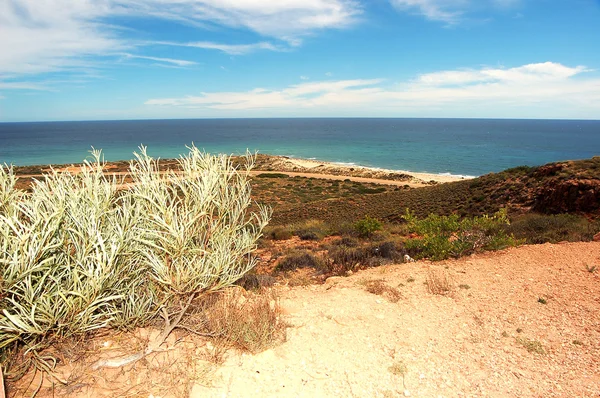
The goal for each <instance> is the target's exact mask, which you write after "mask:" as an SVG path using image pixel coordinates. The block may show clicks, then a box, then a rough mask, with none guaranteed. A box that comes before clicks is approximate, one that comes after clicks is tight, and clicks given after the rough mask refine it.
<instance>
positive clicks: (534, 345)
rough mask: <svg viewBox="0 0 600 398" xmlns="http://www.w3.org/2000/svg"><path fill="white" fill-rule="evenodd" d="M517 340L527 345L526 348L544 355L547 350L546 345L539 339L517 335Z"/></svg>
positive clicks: (524, 345)
mask: <svg viewBox="0 0 600 398" xmlns="http://www.w3.org/2000/svg"><path fill="white" fill-rule="evenodd" d="M516 342H517V343H519V344H521V345H522V346H523V347H525V349H526V350H527V351H528V352H531V353H536V354H539V355H544V354H545V353H546V350H545V349H544V346H543V345H542V343H540V342H539V341H537V340H529V339H528V338H525V337H517V338H516Z"/></svg>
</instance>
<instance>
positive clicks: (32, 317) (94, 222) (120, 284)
mask: <svg viewBox="0 0 600 398" xmlns="http://www.w3.org/2000/svg"><path fill="white" fill-rule="evenodd" d="M92 154H93V159H92V161H90V162H87V163H85V165H84V167H83V168H82V170H81V172H80V173H77V174H72V173H69V172H66V173H59V172H56V171H52V172H51V173H49V174H48V175H46V176H45V178H44V179H40V180H36V181H35V182H34V183H33V186H32V187H31V192H30V193H26V192H24V191H20V190H17V189H15V183H16V178H15V175H14V173H13V169H12V168H10V167H5V168H0V170H1V171H0V247H1V250H0V267H1V268H0V269H1V275H0V277H1V279H0V283H1V285H0V299H1V301H0V310H1V314H0V355H1V359H2V366H3V368H4V370H5V373H6V374H7V375H8V376H9V378H18V377H19V376H21V375H23V374H24V373H25V372H27V371H28V370H29V369H30V368H31V367H32V366H33V367H35V368H37V369H40V370H44V371H47V372H50V371H51V369H52V367H53V366H54V365H55V362H56V359H55V358H53V357H52V356H49V355H48V354H46V353H45V352H44V350H45V349H46V348H48V347H49V346H50V345H52V344H53V343H55V342H57V341H60V340H61V339H67V338H73V337H77V336H81V335H84V334H87V333H90V332H93V331H95V330H98V329H101V328H117V329H131V328H135V327H138V326H145V325H148V324H149V323H151V322H154V321H156V320H157V319H162V321H163V322H164V325H165V326H164V328H163V332H162V333H161V335H160V336H159V338H158V339H157V341H155V342H151V346H149V347H148V348H147V349H146V350H145V351H144V354H147V353H149V352H151V351H152V350H153V349H155V348H156V347H157V346H158V345H160V344H161V343H162V341H161V339H162V340H164V338H166V336H167V335H168V334H169V333H170V332H171V331H172V330H173V329H174V328H176V327H178V325H179V324H180V322H181V320H182V319H183V318H184V317H185V315H186V314H187V313H188V312H190V311H191V310H190V309H191V308H193V307H197V306H198V305H204V304H202V303H203V299H204V298H205V297H207V296H208V295H210V294H212V293H213V292H217V291H221V290H223V289H224V288H226V287H228V286H231V285H232V284H233V283H234V282H235V281H237V280H238V279H239V278H240V277H242V276H243V275H244V274H246V273H247V272H248V271H249V270H251V269H252V268H253V267H254V266H255V264H256V258H255V257H254V256H253V254H252V252H253V250H254V249H255V247H256V243H257V241H258V239H259V237H260V236H261V233H262V229H263V228H264V227H265V226H266V224H267V223H268V221H269V217H270V209H269V208H267V207H265V206H258V208H257V211H256V212H252V213H250V212H249V211H248V208H249V206H250V204H251V196H250V193H251V189H250V182H249V175H248V171H249V170H250V169H251V168H252V165H253V157H252V156H250V155H248V156H246V158H245V160H246V161H245V165H244V168H242V169H236V168H234V167H233V166H232V164H231V159H230V158H229V157H227V156H210V155H207V154H204V153H202V152H200V151H199V150H198V149H196V148H194V147H192V148H190V152H189V154H188V155H187V156H184V157H181V159H180V160H179V163H180V167H181V170H182V172H181V173H178V174H175V173H173V172H171V173H167V174H162V175H161V174H159V173H158V165H157V162H156V161H155V160H153V159H152V158H151V157H149V156H148V155H147V154H146V150H145V148H143V147H142V148H141V151H140V153H139V154H136V160H134V161H133V162H132V163H131V165H130V169H131V176H132V183H131V184H130V186H129V189H121V187H120V181H117V179H116V178H110V177H108V176H107V175H106V174H105V173H104V171H103V166H104V164H103V163H102V160H101V154H100V152H99V151H93V153H92ZM257 314H260V315H261V316H268V315H264V314H262V312H261V311H258V312H257ZM207 322H208V324H210V325H213V326H211V328H213V329H214V328H215V327H216V328H218V329H219V328H220V329H221V330H224V328H223V327H222V326H214V324H216V323H217V321H216V320H209V321H207ZM219 322H220V321H219ZM222 322H228V320H227V319H224V320H222ZM229 329H231V328H229ZM261 333H262V334H264V333H263V332H261ZM231 334H232V336H233V337H234V338H235V340H236V341H238V342H239V343H240V344H243V345H247V346H250V345H252V344H251V343H248V342H244V340H245V339H246V337H244V335H243V334H244V330H240V331H232V332H231ZM261 338H265V337H261Z"/></svg>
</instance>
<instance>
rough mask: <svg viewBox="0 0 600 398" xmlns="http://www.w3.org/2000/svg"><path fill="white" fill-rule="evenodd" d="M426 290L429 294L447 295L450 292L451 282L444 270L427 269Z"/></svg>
mask: <svg viewBox="0 0 600 398" xmlns="http://www.w3.org/2000/svg"><path fill="white" fill-rule="evenodd" d="M425 283H426V284H427V291H428V292H429V293H431V294H439V295H447V294H449V293H450V292H452V283H451V281H450V278H449V277H448V273H447V272H446V271H434V270H429V271H427V279H426V281H425Z"/></svg>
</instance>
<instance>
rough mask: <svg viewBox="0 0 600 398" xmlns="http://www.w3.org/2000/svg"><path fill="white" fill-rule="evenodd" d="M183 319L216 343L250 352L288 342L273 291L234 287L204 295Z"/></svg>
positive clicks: (187, 325)
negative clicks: (250, 290)
mask: <svg viewBox="0 0 600 398" xmlns="http://www.w3.org/2000/svg"><path fill="white" fill-rule="evenodd" d="M192 312H193V314H192V315H191V316H190V317H188V318H187V319H186V320H185V321H184V327H185V328H186V329H188V330H191V331H194V332H195V333H198V334H202V335H205V336H209V337H213V338H215V339H217V340H216V344H213V345H214V346H215V347H216V346H217V345H225V346H229V347H236V348H239V349H241V350H244V351H249V352H251V353H256V352H260V351H262V350H265V349H267V348H269V347H271V346H273V345H275V344H277V343H278V342H281V341H285V328H286V324H285V323H284V322H283V321H282V320H281V309H280V306H279V301H278V297H277V295H276V293H275V291H274V290H271V289H263V290H259V291H257V292H247V291H244V290H243V289H240V288H232V289H228V290H225V291H223V292H219V293H214V294H210V295H208V296H206V297H205V298H203V299H202V300H201V301H200V302H199V303H198V304H197V305H196V306H195V308H194V309H193V310H192Z"/></svg>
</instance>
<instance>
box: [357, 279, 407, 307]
mask: <svg viewBox="0 0 600 398" xmlns="http://www.w3.org/2000/svg"><path fill="white" fill-rule="evenodd" d="M365 289H366V290H367V292H369V293H372V294H376V295H378V296H384V297H386V298H387V299H388V300H389V301H391V302H392V303H397V302H398V301H399V300H400V299H401V298H402V293H400V291H399V290H398V289H396V288H394V287H391V286H388V285H386V284H385V282H384V281H383V280H381V279H376V280H372V281H368V282H365Z"/></svg>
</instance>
